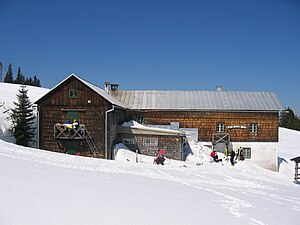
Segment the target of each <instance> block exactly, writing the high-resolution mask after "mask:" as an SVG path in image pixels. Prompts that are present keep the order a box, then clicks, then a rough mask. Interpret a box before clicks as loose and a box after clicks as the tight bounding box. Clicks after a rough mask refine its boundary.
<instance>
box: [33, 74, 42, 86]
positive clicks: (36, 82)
mask: <svg viewBox="0 0 300 225" xmlns="http://www.w3.org/2000/svg"><path fill="white" fill-rule="evenodd" d="M32 85H33V86H36V87H41V82H40V79H37V77H36V76H34V77H33V81H32Z"/></svg>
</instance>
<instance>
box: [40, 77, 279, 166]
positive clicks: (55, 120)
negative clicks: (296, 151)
mask: <svg viewBox="0 0 300 225" xmlns="http://www.w3.org/2000/svg"><path fill="white" fill-rule="evenodd" d="M36 103H37V104H38V111H39V143H40V146H39V147H40V148H42V149H49V150H52V151H57V152H68V151H70V150H73V149H75V150H76V151H79V152H80V153H81V154H82V155H87V156H95V157H101V158H107V159H112V158H113V153H112V147H113V145H114V144H116V142H118V141H119V140H120V135H121V133H119V134H118V130H117V125H120V124H122V123H123V122H125V121H128V120H135V121H137V122H139V123H141V124H145V125H155V126H168V125H170V124H178V127H177V129H178V130H180V131H187V130H189V131H193V132H195V133H194V135H192V136H194V137H196V138H195V139H196V141H200V142H204V143H205V142H208V143H212V142H213V144H214V143H215V144H216V143H217V144H219V143H222V141H223V144H224V146H227V145H229V144H231V146H233V147H237V146H238V145H241V146H242V147H244V149H245V151H247V155H248V156H249V157H248V158H251V160H252V161H254V162H258V164H261V163H264V164H265V165H264V166H263V167H265V168H268V169H273V170H276V168H277V163H276V160H277V142H278V121H279V113H280V111H281V110H282V109H283V107H282V105H281V103H280V101H279V99H278V97H277V96H276V94H275V93H273V92H246V91H223V90H222V89H221V88H220V87H218V88H217V89H216V90H213V91H157V90H141V91H126V90H120V89H119V87H118V85H117V84H111V83H109V82H106V83H105V86H104V89H102V88H99V87H98V86H96V85H93V84H91V83H89V82H87V81H85V80H83V79H82V78H80V77H78V76H76V75H74V74H71V75H70V76H69V77H67V78H66V79H65V80H63V81H62V82H61V83H59V84H58V85H57V86H55V87H54V88H53V89H51V90H50V91H49V93H47V94H46V95H44V96H42V97H41V98H40V99H39V100H38V101H37V102H36ZM66 119H70V120H73V119H77V120H78V121H79V123H80V124H81V125H82V128H83V129H84V130H85V131H86V132H85V133H84V135H80V133H78V134H77V133H76V135H75V136H70V137H69V136H66V135H62V134H61V135H57V133H55V132H57V130H56V129H55V125H56V124H61V123H63V122H64V121H65V120H66ZM58 134H59V132H58ZM195 134H196V135H195ZM123 135H125V134H124V133H123ZM215 137H220V138H219V139H218V140H215ZM76 151H75V152H76ZM266 163H267V164H268V163H269V165H266Z"/></svg>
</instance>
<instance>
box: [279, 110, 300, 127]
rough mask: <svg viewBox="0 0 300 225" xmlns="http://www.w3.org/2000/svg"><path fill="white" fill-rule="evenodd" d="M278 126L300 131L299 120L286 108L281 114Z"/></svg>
mask: <svg viewBox="0 0 300 225" xmlns="http://www.w3.org/2000/svg"><path fill="white" fill-rule="evenodd" d="M280 126H281V127H285V128H289V129H293V130H300V119H299V118H298V117H297V115H295V113H294V111H293V110H292V109H291V108H287V109H286V110H285V112H282V113H281V118H280Z"/></svg>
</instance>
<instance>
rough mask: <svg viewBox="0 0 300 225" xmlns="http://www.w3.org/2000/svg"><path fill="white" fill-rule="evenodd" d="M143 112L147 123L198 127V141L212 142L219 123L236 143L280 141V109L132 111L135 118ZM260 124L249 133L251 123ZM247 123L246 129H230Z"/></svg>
mask: <svg viewBox="0 0 300 225" xmlns="http://www.w3.org/2000/svg"><path fill="white" fill-rule="evenodd" d="M140 115H142V116H143V117H144V123H145V124H158V125H170V123H171V122H179V126H180V127H181V128H198V140H199V141H211V140H212V135H213V134H214V133H215V132H216V123H218V122H222V123H224V127H225V130H224V132H228V133H230V137H231V141H233V142H250V141H252V142H277V141H278V119H279V118H278V112H234V111H233V112H220V111H211V112H209V111H200V112H196V111H185V112H184V111H142V110H141V111H133V112H130V116H131V117H132V118H136V117H138V116H140ZM251 123H257V125H258V132H257V133H250V124H251ZM228 126H245V127H246V128H244V129H243V128H231V129H230V128H228Z"/></svg>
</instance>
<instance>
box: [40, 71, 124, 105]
mask: <svg viewBox="0 0 300 225" xmlns="http://www.w3.org/2000/svg"><path fill="white" fill-rule="evenodd" d="M72 80H77V81H79V82H80V83H82V84H83V85H85V86H86V87H88V88H89V89H90V90H92V91H93V92H95V94H97V95H99V96H101V97H103V98H104V99H105V100H107V101H108V102H109V103H111V104H113V105H116V106H119V107H122V108H127V106H126V105H125V104H124V103H121V102H119V101H118V100H117V99H116V98H114V97H113V96H111V95H109V94H108V93H106V92H105V91H104V90H103V89H101V88H100V87H98V86H96V85H93V84H91V83H89V82H87V81H85V80H83V79H81V78H80V77H78V76H76V75H75V74H71V75H70V76H69V77H67V78H66V79H65V80H63V81H62V82H60V83H59V84H58V85H56V86H55V87H54V88H52V89H51V90H50V91H49V92H48V93H46V94H45V95H44V96H42V97H41V98H40V99H38V100H37V101H36V102H35V103H36V104H40V103H41V102H43V101H44V100H45V99H47V98H49V97H50V96H51V95H53V94H54V93H55V92H57V91H58V90H60V89H61V88H62V87H63V86H64V85H66V84H67V83H69V82H71V81H72ZM76 88H77V87H75V86H74V89H76Z"/></svg>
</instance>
